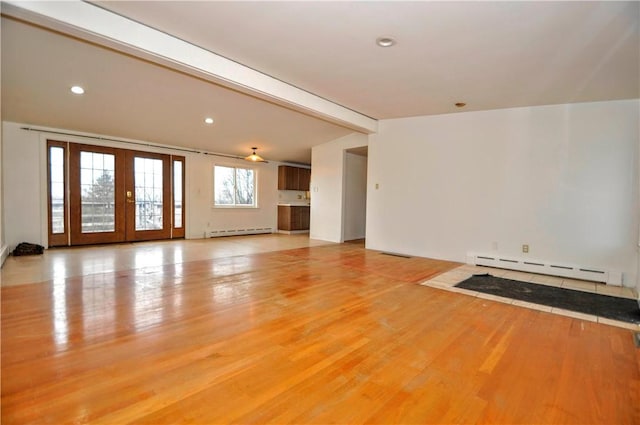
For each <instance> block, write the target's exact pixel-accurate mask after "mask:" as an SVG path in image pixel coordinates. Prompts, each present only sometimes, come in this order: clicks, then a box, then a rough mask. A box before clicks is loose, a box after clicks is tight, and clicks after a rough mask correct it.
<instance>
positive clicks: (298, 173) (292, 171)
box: [278, 165, 311, 191]
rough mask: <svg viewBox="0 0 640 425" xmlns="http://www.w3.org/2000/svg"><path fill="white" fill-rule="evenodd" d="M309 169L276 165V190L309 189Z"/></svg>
mask: <svg viewBox="0 0 640 425" xmlns="http://www.w3.org/2000/svg"><path fill="white" fill-rule="evenodd" d="M310 182H311V170H310V169H308V168H300V167H292V166H289V165H281V166H279V167H278V190H303V191H308V190H309V184H310Z"/></svg>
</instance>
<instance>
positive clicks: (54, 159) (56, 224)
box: [49, 146, 65, 235]
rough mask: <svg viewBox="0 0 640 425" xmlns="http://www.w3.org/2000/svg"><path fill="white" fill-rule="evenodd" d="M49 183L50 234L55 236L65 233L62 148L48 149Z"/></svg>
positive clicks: (53, 147) (52, 147)
mask: <svg viewBox="0 0 640 425" xmlns="http://www.w3.org/2000/svg"><path fill="white" fill-rule="evenodd" d="M49 182H50V183H49V185H50V186H49V187H50V189H49V190H50V193H49V196H50V197H51V233H52V234H54V235H57V234H60V233H64V232H65V217H64V208H65V204H64V192H65V187H64V148H63V147H62V146H51V147H50V148H49Z"/></svg>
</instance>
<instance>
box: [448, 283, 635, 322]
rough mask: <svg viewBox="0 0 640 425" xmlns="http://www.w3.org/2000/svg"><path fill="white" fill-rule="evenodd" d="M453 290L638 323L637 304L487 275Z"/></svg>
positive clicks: (630, 300)
mask: <svg viewBox="0 0 640 425" xmlns="http://www.w3.org/2000/svg"><path fill="white" fill-rule="evenodd" d="M456 287H458V288H462V289H469V290H472V291H478V292H483V293H486V294H493V295H499V296H501V297H505V298H513V299H516V300H521V301H527V302H530V303H535V304H542V305H547V306H550V307H558V308H562V309H565V310H571V311H576V312H579V313H586V314H592V315H594V316H599V317H606V318H608V319H613V320H619V321H622V322H628V323H636V324H640V308H639V307H638V301H637V300H632V299H628V298H619V297H612V296H608V295H600V294H593V293H590V292H582V291H577V290H572V289H564V288H556V287H553V286H546V285H540V284H535V283H527V282H519V281H517V280H511V279H502V278H499V277H495V276H491V275H476V276H472V277H470V278H469V279H467V280H465V281H463V282H460V283H458V284H457V285H456Z"/></svg>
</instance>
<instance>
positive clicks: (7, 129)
mask: <svg viewBox="0 0 640 425" xmlns="http://www.w3.org/2000/svg"><path fill="white" fill-rule="evenodd" d="M21 126H24V125H21V124H16V123H10V122H4V123H3V131H2V133H3V146H2V148H3V155H2V173H3V177H2V179H3V181H4V186H5V187H4V191H3V194H2V195H3V200H2V205H3V207H4V211H3V212H4V224H5V228H4V232H3V237H4V238H5V241H6V244H7V246H8V247H9V248H10V249H13V248H14V247H15V246H16V245H17V244H18V243H20V242H32V243H38V244H42V245H45V246H46V245H47V198H46V196H47V192H46V181H47V180H46V140H47V139H52V140H61V141H70V142H79V143H86V144H94V145H103V146H113V147H119V148H125V149H134V150H145V151H150V152H162V153H173V154H176V155H183V156H185V158H186V159H185V161H186V164H185V166H186V180H185V190H186V192H185V195H186V218H185V225H186V237H187V238H202V237H203V236H204V235H205V232H207V231H209V230H214V229H215V230H232V229H237V228H246V227H271V228H273V229H276V226H277V200H278V190H277V183H278V163H276V162H270V163H260V164H250V163H248V162H246V161H243V160H236V159H231V158H221V157H217V156H213V155H204V154H198V153H188V152H181V151H175V150H172V149H169V148H157V147H144V148H143V147H141V146H137V145H131V144H128V143H119V142H111V141H96V140H92V139H87V138H83V137H79V136H60V135H55V134H47V133H46V132H35V131H25V130H21V129H20V127H21ZM49 130H52V131H62V132H64V131H65V130H60V129H49ZM214 164H220V165H239V166H243V167H247V166H248V167H251V168H254V169H255V170H256V171H257V178H258V208H247V209H218V208H213V166H214Z"/></svg>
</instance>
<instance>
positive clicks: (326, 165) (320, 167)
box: [309, 133, 367, 242]
mask: <svg viewBox="0 0 640 425" xmlns="http://www.w3.org/2000/svg"><path fill="white" fill-rule="evenodd" d="M361 146H367V136H366V135H364V134H360V133H352V134H349V135H347V136H344V137H341V138H339V139H336V140H333V141H331V142H328V143H324V144H322V145H318V146H315V147H313V149H312V150H311V227H310V229H309V236H310V237H311V238H312V239H320V240H325V241H330V242H343V198H344V195H343V190H344V179H345V172H344V170H345V155H346V152H345V150H347V149H351V148H357V147H361Z"/></svg>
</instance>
